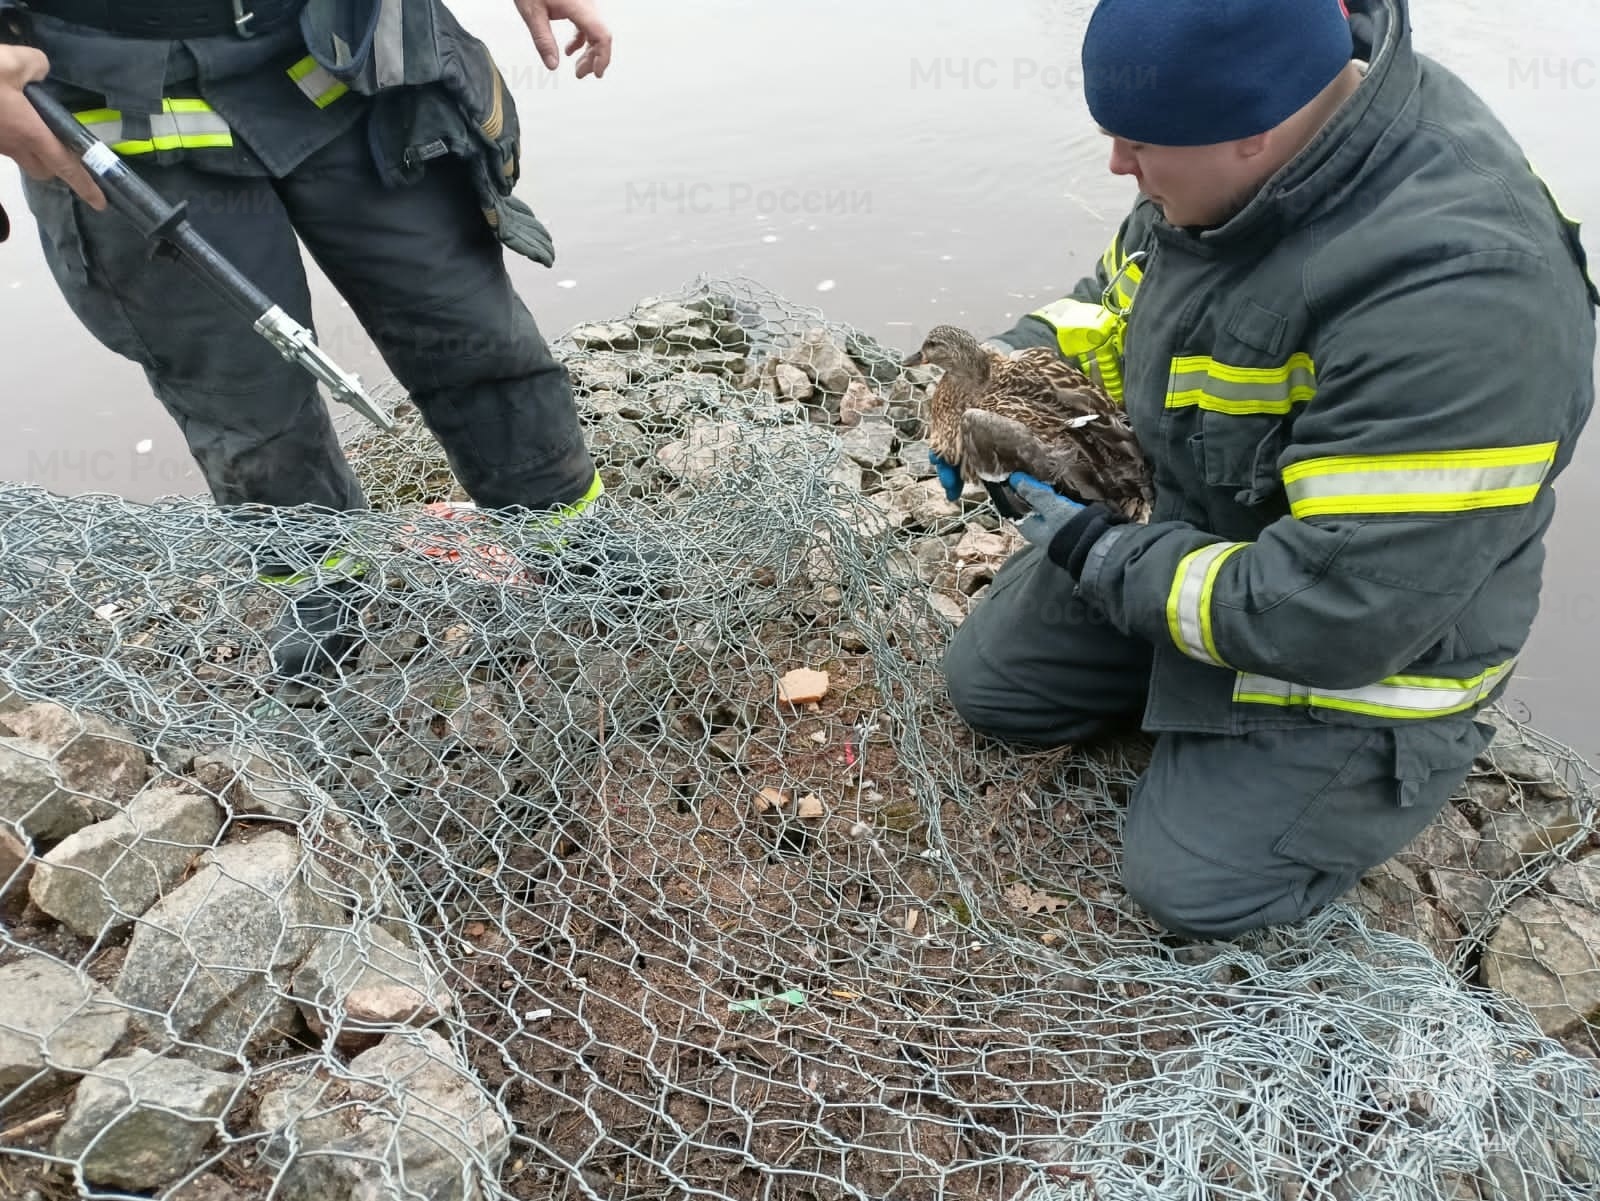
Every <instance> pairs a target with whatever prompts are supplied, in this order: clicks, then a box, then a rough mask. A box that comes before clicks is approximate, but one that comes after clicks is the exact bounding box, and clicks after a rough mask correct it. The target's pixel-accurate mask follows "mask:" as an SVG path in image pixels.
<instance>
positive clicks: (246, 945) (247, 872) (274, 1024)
mask: <svg viewBox="0 0 1600 1201" xmlns="http://www.w3.org/2000/svg"><path fill="white" fill-rule="evenodd" d="M0 724H3V726H4V728H5V731H6V733H5V734H4V735H3V736H0V821H3V823H4V824H3V825H0V829H4V830H5V841H4V846H5V847H6V848H7V849H6V851H5V855H4V858H3V859H0V890H3V900H0V905H4V907H5V915H6V918H7V926H8V928H9V930H10V935H9V937H8V938H7V939H6V940H5V941H4V942H3V943H0V998H4V1004H3V1005H0V1127H9V1128H11V1129H12V1130H23V1131H24V1132H30V1131H31V1132H36V1133H35V1134H34V1137H33V1139H32V1140H31V1143H32V1145H36V1146H38V1147H40V1148H41V1149H46V1150H47V1151H48V1153H49V1154H51V1155H53V1156H56V1157H59V1158H60V1159H61V1160H64V1161H68V1162H72V1161H75V1162H77V1163H78V1164H79V1166H80V1167H81V1169H82V1171H83V1175H84V1178H85V1180H87V1181H88V1182H89V1183H90V1184H91V1185H94V1186H103V1187H110V1188H122V1189H134V1190H148V1189H157V1188H162V1187H165V1186H168V1185H170V1184H172V1183H173V1182H174V1181H177V1180H180V1179H181V1178H183V1177H185V1176H186V1175H188V1174H191V1173H195V1172H196V1170H197V1169H199V1168H203V1167H204V1166H205V1165H206V1164H207V1162H208V1160H211V1159H215V1158H217V1157H218V1156H219V1155H220V1154H221V1153H223V1152H224V1151H225V1150H226V1149H227V1148H228V1147H229V1146H230V1145H232V1144H234V1143H237V1142H238V1141H239V1140H240V1139H242V1138H245V1137H247V1136H248V1135H249V1134H250V1133H251V1132H252V1131H254V1132H255V1133H258V1134H259V1135H260V1136H261V1137H262V1138H263V1139H264V1147H263V1150H262V1159H261V1162H262V1164H263V1165H264V1166H270V1167H271V1169H272V1171H273V1173H274V1174H278V1173H281V1174H282V1177H283V1182H282V1185H281V1188H282V1190H283V1191H282V1192H281V1193H280V1195H283V1196H286V1197H296V1198H304V1199H306V1201H310V1199H312V1198H315V1199H316V1201H334V1199H337V1198H341V1197H354V1196H366V1195H371V1196H378V1195H384V1194H383V1187H380V1186H384V1185H385V1182H392V1181H393V1180H395V1179H398V1178H399V1177H400V1176H401V1174H403V1175H404V1178H405V1179H407V1180H408V1181H409V1182H411V1184H412V1185H413V1187H418V1188H421V1189H422V1190H423V1191H424V1192H425V1194H426V1195H428V1196H437V1197H451V1198H463V1199H464V1198H469V1197H474V1196H477V1195H479V1192H478V1188H477V1185H476V1184H474V1183H473V1182H474V1181H475V1180H478V1179H483V1178H484V1174H485V1173H487V1174H488V1176H490V1177H492V1176H493V1175H494V1174H495V1172H496V1171H497V1170H498V1165H499V1164H500V1162H501V1160H502V1159H503V1158H504V1155H505V1152H506V1149H507V1145H508V1139H509V1133H510V1132H509V1128H508V1126H507V1124H506V1123H505V1121H504V1120H503V1118H502V1117H501V1115H500V1114H499V1112H498V1110H497V1109H496V1107H495V1105H494V1103H493V1101H492V1100H491V1099H490V1098H489V1097H488V1096H487V1095H486V1094H485V1093H484V1092H483V1090H482V1088H481V1087H480V1086H479V1085H478V1084H477V1082H476V1080H475V1079H474V1077H473V1076H472V1074H471V1073H470V1072H469V1071H468V1070H467V1069H466V1068H465V1067H464V1065H463V1064H462V1062H461V1060H460V1058H459V1056H458V1055H457V1054H456V1053H455V1052H454V1050H453V1049H452V1048H451V1047H450V1045H449V1044H448V1042H446V1041H445V1040H444V1039H443V1038H441V1037H440V1035H439V1034H437V1033H435V1032H433V1031H432V1030H429V1029H427V1027H429V1026H431V1025H434V1024H436V1023H439V1022H440V1021H441V1020H442V1019H452V1018H459V1016H460V1014H459V1011H458V1006H457V1003H456V1000H455V998H454V997H453V996H452V995H451V992H450V990H449V989H448V988H447V987H446V986H445V984H444V982H443V979H442V976H441V974H440V972H439V970H438V969H437V968H436V967H435V966H434V964H433V963H432V961H431V960H430V957H429V955H428V953H427V952H426V950H425V949H424V948H423V947H422V946H421V945H420V944H419V943H418V942H417V941H416V940H415V938H414V937H411V936H408V926H407V925H406V924H405V923H404V922H403V921H401V920H398V919H399V917H400V911H399V909H398V908H397V903H396V898H395V895H394V892H393V889H392V886H391V884H390V881H389V879H388V878H387V876H385V875H384V874H382V873H380V872H378V871H376V870H374V869H373V866H372V859H371V856H370V855H369V854H368V853H367V851H366V849H365V847H364V844H363V841H362V839H361V837H360V835H359V833H358V831H357V830H356V828H355V826H354V825H353V824H352V823H351V822H350V820H349V819H348V818H347V817H345V815H343V814H341V813H340V812H339V811H338V810H337V809H336V808H335V807H334V806H333V804H332V803H331V802H330V801H329V800H328V798H327V797H326V795H324V794H323V793H321V791H320V790H319V789H317V788H316V787H315V786H314V785H313V784H310V783H309V782H307V781H305V780H304V779H302V778H299V777H298V776H297V774H296V773H294V772H291V771H288V770H285V769H284V767H283V766H282V765H281V764H278V763H275V762H273V761H272V760H271V759H269V758H268V757H266V756H264V755H262V754H260V753H258V752H255V751H253V750H251V749H250V748H235V747H219V748H215V749H212V750H209V751H205V752H202V753H200V754H197V755H194V756H192V757H185V759H184V761H181V762H167V763H162V762H157V761H154V760H152V758H151V757H150V756H149V755H148V754H147V753H146V752H145V750H144V749H142V748H141V747H140V746H139V744H138V743H137V741H136V740H135V739H134V738H133V736H132V735H131V734H130V733H128V732H127V731H126V730H122V729H119V728H117V727H116V726H113V725H111V724H110V723H108V722H105V721H103V720H101V719H99V718H96V717H94V716H92V715H88V714H77V713H74V712H71V711H69V710H67V709H65V708H63V707H62V706H59V705H56V704H52V703H49V702H42V701H39V702H33V703H23V702H21V701H20V700H17V699H16V698H13V699H12V700H11V701H10V702H9V703H8V704H7V706H6V707H5V710H4V712H3V713H0ZM269 1065H270V1066H269ZM396 1081H403V1083H402V1084H396V1083H394V1082H396ZM352 1099H359V1100H361V1101H363V1102H365V1104H364V1105H363V1106H362V1107H361V1108H360V1110H359V1112H356V1111H354V1110H352V1109H351V1107H350V1104H351V1101H352ZM252 1112H253V1113H254V1120H253V1121H252V1120H251V1114H252ZM51 1127H54V1132H53V1134H50V1133H47V1132H48V1131H49V1130H50V1128H51ZM329 1152H337V1154H335V1155H333V1156H332V1157H330V1156H329V1154H328V1153H329Z"/></svg>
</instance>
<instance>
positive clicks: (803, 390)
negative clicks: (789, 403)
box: [772, 363, 816, 400]
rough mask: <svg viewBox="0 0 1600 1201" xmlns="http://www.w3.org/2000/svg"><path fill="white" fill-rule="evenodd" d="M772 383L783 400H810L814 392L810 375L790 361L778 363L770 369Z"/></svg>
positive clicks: (814, 387) (814, 388)
mask: <svg viewBox="0 0 1600 1201" xmlns="http://www.w3.org/2000/svg"><path fill="white" fill-rule="evenodd" d="M772 383H773V387H774V390H775V391H776V393H777V395H778V396H780V397H782V398H783V399H784V400H810V399H811V398H812V396H814V395H815V394H816V386H815V385H814V384H812V382H811V377H810V376H809V375H807V374H806V373H805V372H804V371H802V370H801V369H800V368H798V367H796V366H795V365H794V364H792V363H779V364H777V365H776V366H774V367H773V369H772Z"/></svg>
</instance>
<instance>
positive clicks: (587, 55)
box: [516, 0, 611, 79]
mask: <svg viewBox="0 0 1600 1201" xmlns="http://www.w3.org/2000/svg"><path fill="white" fill-rule="evenodd" d="M516 5H517V11H518V12H520V13H521V14H522V20H523V23H524V24H526V25H527V27H528V32H529V33H531V34H532V35H533V44H534V46H535V48H537V50H538V51H539V57H540V59H542V60H543V61H544V65H545V66H547V67H549V68H550V70H552V71H554V70H555V69H556V68H557V67H559V66H560V65H561V59H560V57H559V56H558V55H557V54H556V35H555V34H554V33H553V32H552V31H551V29H550V22H551V21H571V22H572V24H573V27H574V28H575V29H576V30H577V32H576V33H575V34H574V35H573V38H572V40H571V41H570V42H568V43H567V46H566V53H567V54H568V55H571V54H574V53H576V52H577V51H578V50H579V49H581V48H582V47H584V46H587V47H588V49H587V50H586V51H584V55H583V57H582V58H580V59H579V60H578V71H577V75H578V78H579V79H582V78H583V77H584V76H585V75H589V74H593V75H594V77H595V78H596V79H599V78H600V77H601V76H603V75H604V74H605V73H606V68H607V67H608V66H610V65H611V30H609V29H607V28H606V24H605V22H604V21H602V20H601V19H600V13H599V11H598V10H597V9H596V7H595V5H594V2H593V0H516Z"/></svg>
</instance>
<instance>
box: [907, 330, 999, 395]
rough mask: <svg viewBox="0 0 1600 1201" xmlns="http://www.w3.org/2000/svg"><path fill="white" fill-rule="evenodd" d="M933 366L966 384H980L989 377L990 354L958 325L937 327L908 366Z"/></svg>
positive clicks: (908, 358) (909, 361) (929, 334)
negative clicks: (940, 368)
mask: <svg viewBox="0 0 1600 1201" xmlns="http://www.w3.org/2000/svg"><path fill="white" fill-rule="evenodd" d="M925 364H932V365H933V366H935V367H942V368H943V369H944V371H945V374H946V375H948V376H952V377H954V378H955V379H957V380H959V381H961V382H963V383H971V384H978V383H982V382H983V381H984V380H986V379H987V378H988V377H989V352H988V351H986V350H984V348H983V347H982V346H980V345H978V339H976V338H974V337H973V336H972V335H971V334H969V333H968V332H967V331H966V330H964V329H962V328H960V327H959V326H955V325H936V326H934V327H933V328H932V329H930V330H929V331H928V335H927V337H925V338H923V340H922V346H921V347H920V348H919V349H918V350H916V351H915V352H914V353H912V354H910V355H907V356H906V359H905V364H904V365H905V366H907V367H920V366H923V365H925Z"/></svg>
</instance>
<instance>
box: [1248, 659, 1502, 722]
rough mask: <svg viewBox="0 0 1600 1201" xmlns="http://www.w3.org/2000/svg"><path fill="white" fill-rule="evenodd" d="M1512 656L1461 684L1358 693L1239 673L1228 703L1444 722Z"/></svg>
mask: <svg viewBox="0 0 1600 1201" xmlns="http://www.w3.org/2000/svg"><path fill="white" fill-rule="evenodd" d="M1516 662H1517V660H1516V657H1515V656H1513V657H1512V658H1510V659H1507V660H1506V661H1505V662H1504V663H1500V664H1498V665H1496V666H1494V667H1490V668H1487V669H1486V670H1484V671H1481V672H1479V673H1478V674H1477V675H1475V676H1473V677H1471V678H1470V679H1466V680H1453V679H1449V678H1448V677H1444V676H1389V677H1388V678H1386V679H1384V680H1382V681H1380V682H1379V683H1376V684H1368V685H1367V686H1366V687H1364V688H1346V689H1319V688H1308V687H1305V686H1304V685H1301V684H1290V683H1288V682H1286V681H1284V680H1274V679H1272V678H1271V677H1270V676H1257V675H1250V674H1248V673H1246V672H1240V673H1239V678H1238V679H1237V680H1236V681H1235V682H1234V686H1233V699H1234V700H1235V701H1236V702H1239V703H1240V704H1252V705H1285V706H1287V705H1306V706H1309V707H1311V708H1315V709H1339V710H1342V711H1344V712H1346V713H1361V714H1364V715H1366V716H1368V717H1386V718H1419V717H1444V716H1446V715H1448V714H1451V713H1460V712H1462V711H1463V710H1466V709H1471V708H1473V707H1474V706H1476V705H1478V704H1481V703H1482V702H1483V700H1484V699H1485V698H1486V697H1487V696H1488V695H1489V694H1490V693H1491V692H1493V691H1494V690H1495V688H1496V687H1497V686H1498V685H1499V683H1500V681H1501V680H1502V679H1504V678H1505V676H1506V674H1507V673H1508V672H1510V671H1511V669H1512V668H1513V667H1514V666H1515V665H1516Z"/></svg>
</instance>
